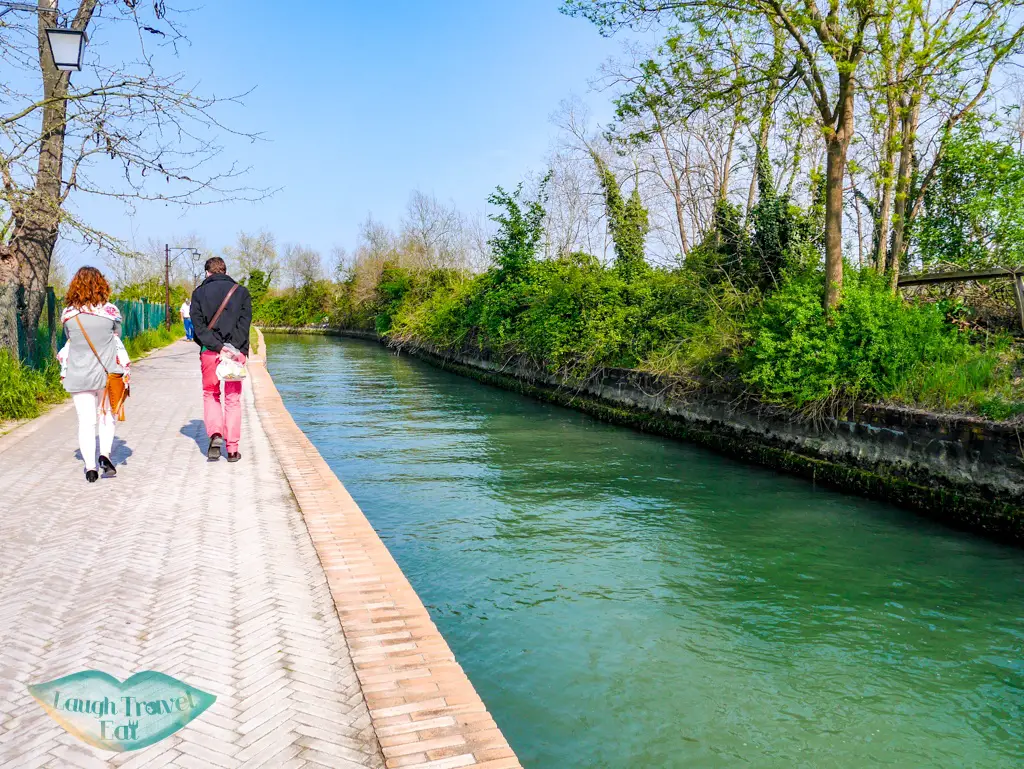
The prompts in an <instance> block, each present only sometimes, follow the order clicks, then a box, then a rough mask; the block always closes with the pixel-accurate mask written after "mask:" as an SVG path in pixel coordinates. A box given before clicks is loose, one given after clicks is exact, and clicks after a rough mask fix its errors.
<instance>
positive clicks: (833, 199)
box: [824, 135, 848, 310]
mask: <svg viewBox="0 0 1024 769" xmlns="http://www.w3.org/2000/svg"><path fill="white" fill-rule="evenodd" d="M847 146H848V142H844V141H843V139H842V137H841V136H839V135H832V136H830V137H829V138H828V141H827V153H828V154H827V157H828V161H827V164H826V168H825V300H824V304H825V309H826V310H830V309H832V308H834V307H836V306H838V305H839V300H840V299H841V298H842V292H843V180H844V179H845V178H846V149H847Z"/></svg>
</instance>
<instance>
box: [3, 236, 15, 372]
mask: <svg viewBox="0 0 1024 769" xmlns="http://www.w3.org/2000/svg"><path fill="white" fill-rule="evenodd" d="M4 350H6V351H7V352H8V353H10V355H11V357H12V358H13V359H14V360H17V359H18V263H17V262H16V261H15V260H14V254H12V253H11V250H10V248H8V247H7V246H4V245H0V352H2V351H4Z"/></svg>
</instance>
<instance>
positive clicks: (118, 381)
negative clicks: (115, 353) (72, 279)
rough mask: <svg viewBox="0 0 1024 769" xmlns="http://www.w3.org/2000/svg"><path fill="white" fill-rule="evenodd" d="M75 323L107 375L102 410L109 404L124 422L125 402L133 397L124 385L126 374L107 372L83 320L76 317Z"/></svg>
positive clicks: (101, 403)
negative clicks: (129, 397) (130, 396)
mask: <svg viewBox="0 0 1024 769" xmlns="http://www.w3.org/2000/svg"><path fill="white" fill-rule="evenodd" d="M75 321H76V322H77V323H78V328H79V330H80V331H81V332H82V336H84V337H85V341H86V342H88V343H89V349H90V350H92V354H93V355H95V356H96V361H97V362H98V363H99V364H100V368H102V369H103V370H104V371H106V373H107V386H106V387H104V388H103V398H102V399H101V400H100V410H101V411H102V410H104V409H105V408H106V406H107V404H108V403H109V404H110V406H111V409H112V410H113V412H114V416H115V417H117V421H118V422H123V421H124V402H125V401H126V400H127V399H128V396H129V395H131V390H130V389H129V387H128V385H126V384H125V383H124V374H112V373H110V372H109V371H107V367H106V366H104V365H103V359H102V358H101V357H100V354H99V353H98V352H96V347H95V346H93V343H92V340H91V339H90V338H89V335H88V334H87V333H86V332H85V326H83V325H82V319H81V318H80V317H79V316H78V315H76V316H75Z"/></svg>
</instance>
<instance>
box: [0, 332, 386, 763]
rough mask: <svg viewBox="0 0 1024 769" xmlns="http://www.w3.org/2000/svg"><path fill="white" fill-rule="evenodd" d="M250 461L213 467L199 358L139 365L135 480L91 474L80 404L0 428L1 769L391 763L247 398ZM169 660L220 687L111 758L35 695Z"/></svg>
mask: <svg viewBox="0 0 1024 769" xmlns="http://www.w3.org/2000/svg"><path fill="white" fill-rule="evenodd" d="M242 430H243V433H242V444H241V451H242V454H243V459H242V461H241V462H240V463H238V464H233V465H229V464H227V463H226V462H225V461H224V460H223V459H222V460H221V461H219V462H216V463H207V461H206V457H205V454H204V453H203V451H204V450H205V446H206V438H205V432H204V430H203V423H202V404H201V392H200V378H199V365H198V356H197V355H196V348H195V346H194V345H193V344H192V343H190V342H189V343H186V342H178V343H176V344H174V345H172V346H171V347H169V348H166V349H164V350H161V351H159V352H157V353H155V354H153V355H152V356H150V357H149V358H148V359H146V360H145V361H141V362H140V363H139V364H137V367H136V371H135V372H134V381H133V382H132V397H131V399H130V400H129V403H128V421H127V422H124V423H122V424H121V425H119V427H118V435H117V440H116V442H115V445H114V451H113V457H112V459H113V461H114V462H115V464H116V465H117V469H118V476H117V477H116V478H114V479H101V480H100V481H99V482H98V483H96V484H87V483H86V482H85V480H84V474H83V468H82V463H81V461H80V460H79V459H78V458H77V457H76V454H77V437H76V425H75V415H74V412H73V411H72V410H70V409H67V408H63V407H62V408H61V409H60V410H59V411H58V413H51V414H49V415H47V416H44V417H42V418H41V419H40V420H37V421H36V422H35V423H30V424H29V425H27V426H25V427H22V428H20V429H18V430H15V431H14V432H13V433H11V434H9V435H7V436H4V437H2V438H0V769H33V768H34V767H61V768H62V769H63V768H64V767H84V768H85V769H89V768H90V767H104V766H119V767H126V768H128V767H130V768H131V769H135V768H136V767H154V768H155V767H189V768H191V767H202V768H203V769H210V768H211V767H221V768H223V769H230V768H231V767H261V766H266V767H281V768H285V769H291V768H292V767H296V768H298V767H318V766H323V767H332V768H335V769H351V768H353V767H382V766H383V760H382V758H381V754H380V749H379V747H378V744H377V740H376V737H375V735H374V732H373V730H372V727H371V724H370V719H369V715H368V712H367V708H366V704H365V700H364V697H363V693H362V691H361V690H360V687H359V684H358V681H357V678H356V675H355V672H354V669H353V665H352V661H351V658H350V655H349V650H348V647H347V645H346V643H345V639H344V636H343V635H342V631H341V627H340V625H339V623H338V619H337V614H336V611H335V608H334V604H333V602H332V600H331V596H330V593H329V591H328V586H327V581H326V578H325V576H324V571H323V569H322V567H321V565H320V562H319V560H318V558H317V555H316V551H315V550H314V548H313V545H312V543H311V541H310V538H309V534H308V532H307V530H306V525H305V523H304V522H303V519H302V517H301V514H300V512H299V510H298V508H297V506H296V503H295V501H294V498H293V497H292V495H291V492H290V489H289V486H288V484H287V482H286V481H285V478H284V475H283V474H282V471H281V467H280V464H279V462H278V459H277V457H276V455H275V453H274V450H273V448H272V447H271V445H270V443H269V441H268V439H267V435H266V433H265V432H264V430H263V428H262V426H261V424H260V420H259V417H258V415H257V413H256V411H255V409H254V407H253V404H252V392H251V389H250V386H249V384H248V383H247V384H246V390H245V396H244V414H243V428H242ZM89 669H93V670H101V671H104V672H106V673H109V674H111V675H113V676H114V677H116V678H118V679H119V680H123V679H125V678H127V677H129V676H130V675H132V674H134V673H137V672H141V671H144V670H157V671H160V672H162V673H166V674H168V675H171V676H174V677H176V678H179V679H181V680H183V681H185V682H186V683H188V684H191V685H192V686H195V687H198V688H200V689H204V690H206V691H208V692H210V693H212V694H215V695H216V696H217V701H216V703H215V704H214V705H213V706H212V707H211V708H210V709H209V710H208V711H206V712H205V713H204V714H203V715H201V716H200V717H199V718H197V719H196V720H194V721H192V722H191V723H190V724H188V725H187V726H186V727H185V728H184V729H182V730H181V731H179V732H177V733H176V734H174V735H173V736H171V737H169V738H167V739H165V740H163V741H162V742H159V743H157V744H155V745H152V746H150V747H148V748H145V749H143V750H141V751H137V752H132V753H121V754H116V753H105V752H102V751H99V750H96V749H94V748H91V747H89V746H87V745H85V744H84V743H82V742H80V741H78V740H77V739H76V738H74V737H72V736H71V735H70V734H68V733H67V732H65V731H64V729H63V728H62V727H60V726H59V725H57V724H56V723H55V722H54V721H52V720H51V719H50V717H49V716H48V715H46V713H45V712H44V711H43V709H42V708H41V707H40V706H39V705H38V704H37V703H36V702H35V700H33V699H32V697H31V696H30V695H29V693H28V691H27V690H26V685H27V684H33V683H43V682H46V681H51V680H53V679H55V678H60V677H62V676H66V675H69V674H71V673H76V672H79V671H83V670H89Z"/></svg>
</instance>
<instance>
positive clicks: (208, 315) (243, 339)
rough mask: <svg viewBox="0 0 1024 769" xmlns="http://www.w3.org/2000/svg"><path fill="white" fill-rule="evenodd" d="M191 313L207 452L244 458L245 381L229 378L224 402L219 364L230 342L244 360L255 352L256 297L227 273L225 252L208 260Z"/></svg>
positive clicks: (232, 458)
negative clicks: (241, 449)
mask: <svg viewBox="0 0 1024 769" xmlns="http://www.w3.org/2000/svg"><path fill="white" fill-rule="evenodd" d="M190 314H191V317H192V326H193V329H194V331H193V334H194V339H195V341H196V344H198V345H199V347H200V352H199V363H200V366H201V367H202V371H203V420H204V421H205V422H206V433H207V435H209V436H210V446H209V448H208V449H207V450H206V457H207V459H209V460H211V461H216V460H218V459H220V455H221V450H222V449H225V450H226V451H227V457H228V462H237V461H238V460H239V459H241V458H242V454H241V453H240V452H239V451H238V441H239V439H240V438H241V434H242V383H241V382H224V402H223V404H222V403H221V394H220V385H221V382H220V379H218V378H217V364H218V363H219V362H220V358H221V351H222V350H224V347H225V345H230V346H231V347H233V348H235V350H237V351H238V353H239V356H237V359H238V360H239V362H244V361H245V358H246V356H248V355H249V326H250V324H251V323H252V299H251V298H250V296H249V290H248V289H247V288H246V287H245V286H243V285H240V284H239V283H236V282H235V281H234V280H233V279H232V278H231V277H230V276H229V275H228V274H227V265H225V264H224V260H223V259H221V258H220V257H219V256H214V257H211V258H210V259H207V260H206V280H204V281H203V282H202V283H201V284H200V286H199V287H198V288H197V289H196V290H195V291H194V292H193V293H192V310H191V313H190Z"/></svg>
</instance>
